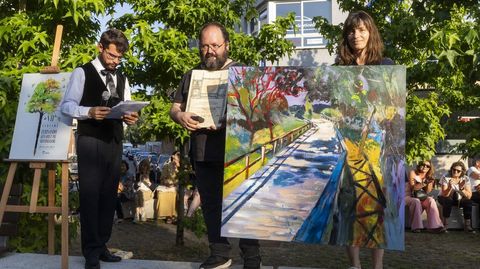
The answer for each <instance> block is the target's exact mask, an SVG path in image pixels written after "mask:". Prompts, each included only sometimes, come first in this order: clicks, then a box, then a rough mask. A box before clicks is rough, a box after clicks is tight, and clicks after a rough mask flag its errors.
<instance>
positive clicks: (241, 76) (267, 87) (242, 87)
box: [228, 67, 306, 146]
mask: <svg viewBox="0 0 480 269" xmlns="http://www.w3.org/2000/svg"><path fill="white" fill-rule="evenodd" d="M235 71H236V73H235V74H234V75H233V79H232V81H231V84H232V89H233V92H232V93H229V94H228V98H229V101H228V104H229V105H230V106H233V107H236V108H238V110H239V111H240V113H241V114H242V118H240V119H235V122H236V123H237V124H239V125H240V126H242V127H243V128H244V129H245V130H247V131H248V132H249V133H250V146H252V143H253V137H254V135H255V132H257V131H259V130H262V129H264V128H268V130H269V134H270V140H273V139H274V132H273V127H274V125H276V124H278V123H280V122H281V118H282V115H281V114H282V112H285V111H288V100H287V96H292V97H298V96H299V94H300V93H301V92H304V91H305V90H306V89H305V87H303V85H302V84H301V83H300V82H301V81H302V80H303V78H304V74H303V70H302V69H300V70H298V69H288V68H284V67H266V68H265V69H264V70H261V69H251V68H247V67H244V68H238V69H236V70H235Z"/></svg>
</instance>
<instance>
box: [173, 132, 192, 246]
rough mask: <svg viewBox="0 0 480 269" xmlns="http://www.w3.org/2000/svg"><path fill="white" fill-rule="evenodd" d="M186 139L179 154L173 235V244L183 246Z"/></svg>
mask: <svg viewBox="0 0 480 269" xmlns="http://www.w3.org/2000/svg"><path fill="white" fill-rule="evenodd" d="M188 144H189V142H188V140H187V141H185V142H184V143H183V145H182V146H181V154H180V156H181V157H180V158H181V159H180V171H179V172H180V173H181V174H180V175H181V176H180V178H179V179H178V196H177V197H178V199H177V234H176V237H175V245H177V246H183V245H185V241H184V229H185V227H184V225H183V217H184V215H185V207H184V204H183V198H184V196H185V186H186V182H187V181H188V176H189V174H188V173H186V171H187V170H188V167H187V164H188V162H187V156H188V152H187V150H188V146H187V145H188Z"/></svg>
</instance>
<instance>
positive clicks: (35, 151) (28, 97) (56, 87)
mask: <svg viewBox="0 0 480 269" xmlns="http://www.w3.org/2000/svg"><path fill="white" fill-rule="evenodd" d="M69 78H70V73H59V74H25V75H24V76H23V80H22V89H21V92H20V99H19V103H18V110H17V117H16V121H15V129H14V132H13V141H12V146H11V148H10V156H9V158H10V159H13V160H66V159H67V153H68V146H69V143H70V132H71V127H70V126H71V121H72V120H71V119H70V118H69V117H67V116H64V115H63V114H62V113H61V112H60V110H59V105H60V102H61V100H62V97H63V94H64V92H65V89H66V85H67V83H68V80H69Z"/></svg>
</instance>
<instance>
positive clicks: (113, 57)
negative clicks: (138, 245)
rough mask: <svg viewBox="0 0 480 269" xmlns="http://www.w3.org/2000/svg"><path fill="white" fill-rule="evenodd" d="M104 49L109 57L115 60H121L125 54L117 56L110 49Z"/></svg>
mask: <svg viewBox="0 0 480 269" xmlns="http://www.w3.org/2000/svg"><path fill="white" fill-rule="evenodd" d="M103 51H105V53H106V54H107V57H108V58H109V59H110V60H115V59H116V60H119V61H121V60H122V57H123V55H120V56H117V55H115V54H113V53H111V52H109V51H108V50H106V49H105V50H103Z"/></svg>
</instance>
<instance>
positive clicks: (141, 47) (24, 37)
mask: <svg viewBox="0 0 480 269" xmlns="http://www.w3.org/2000/svg"><path fill="white" fill-rule="evenodd" d="M254 2H255V1H253V0H236V1H230V0H221V1H212V0H176V1H165V0H125V1H120V3H128V4H130V5H131V6H132V8H133V12H132V13H130V14H124V15H123V16H122V17H121V18H119V19H117V20H113V21H111V22H110V25H111V26H114V27H116V28H118V29H121V30H124V32H125V34H126V35H127V37H128V38H129V41H130V43H131V49H130V50H129V51H128V52H127V53H126V55H125V62H124V63H123V66H122V69H123V71H124V72H125V73H126V74H127V76H128V78H129V81H130V84H132V85H133V87H134V88H135V89H136V90H137V91H138V92H137V94H135V96H134V98H135V99H137V100H150V101H151V105H150V106H148V107H147V108H145V109H144V110H143V111H142V115H141V120H140V122H139V123H138V124H137V125H135V126H131V127H129V130H128V131H127V137H129V138H130V139H131V140H134V141H132V142H133V143H134V142H135V141H137V142H144V141H146V140H149V139H152V138H153V139H155V140H160V139H162V138H165V137H172V138H175V141H176V144H177V145H180V144H182V143H184V142H185V141H186V138H188V133H187V132H186V131H185V130H184V129H183V128H181V127H180V126H179V125H177V124H176V123H174V122H173V121H172V120H171V119H170V117H169V115H168V111H169V109H170V106H171V97H172V93H173V92H174V91H175V89H176V87H177V85H178V83H179V81H180V79H181V77H182V75H183V74H184V73H185V72H186V71H188V70H189V69H192V68H193V67H195V66H196V65H197V64H198V63H199V57H198V49H197V48H196V47H193V48H192V44H193V43H194V42H193V41H194V40H195V39H196V37H197V34H198V30H199V29H200V28H201V26H202V25H203V24H204V23H206V22H210V21H218V22H220V23H223V24H224V25H226V27H227V28H228V31H229V32H230V33H231V45H230V48H231V53H230V55H231V57H232V58H234V59H235V60H238V61H240V62H243V63H245V64H249V65H256V64H258V63H259V61H260V60H267V61H272V62H273V61H276V60H277V59H279V58H280V57H282V56H284V55H289V54H290V53H291V52H292V51H293V45H292V44H291V43H290V42H288V41H286V40H285V39H284V38H283V37H284V36H285V31H286V29H287V28H288V27H289V25H290V24H292V23H293V22H294V19H293V17H292V16H290V17H289V18H285V19H279V20H278V21H277V22H276V23H275V24H273V25H269V26H267V27H264V29H262V30H261V32H260V33H259V35H258V36H256V37H251V36H246V35H244V34H241V33H235V32H234V31H233V29H236V27H238V26H239V25H240V18H241V17H242V16H244V15H245V16H247V18H252V17H253V16H257V14H256V11H255V9H254ZM19 4H20V5H19ZM114 5H115V1H103V0H85V1H78V0H43V1H42V0H39V1H13V0H7V1H0V47H1V49H0V113H1V115H2V117H1V118H0V123H1V124H2V129H1V130H0V136H1V137H3V139H2V140H1V141H0V158H2V159H4V158H7V156H8V150H9V148H10V144H11V140H12V134H13V127H14V122H15V116H16V109H17V105H18V96H19V93H20V84H21V79H22V76H23V74H25V73H35V72H38V71H39V70H40V69H41V67H43V66H48V65H50V60H51V54H52V51H53V43H54V36H55V26H56V25H57V24H62V25H63V26H64V30H63V36H62V49H61V55H60V62H59V66H60V68H61V69H62V70H63V71H71V70H72V69H73V68H75V67H77V66H79V65H82V64H85V63H87V62H89V61H91V60H92V58H93V57H94V56H95V55H96V53H97V52H96V49H95V44H96V43H97V41H98V40H97V37H98V35H99V34H100V33H99V31H100V22H99V21H98V19H96V16H98V15H100V14H113V12H114ZM147 90H148V91H147ZM7 98H8V99H7ZM7 100H8V101H7ZM6 172H7V166H6V165H5V164H4V163H3V164H0V175H2V179H3V178H4V177H5V175H6ZM28 184H30V183H28ZM24 218H26V219H24V220H23V221H22V224H21V227H20V229H21V230H24V231H25V233H27V234H24V235H23V236H25V238H29V240H32V242H33V241H34V240H33V239H32V238H41V237H37V236H39V234H40V233H42V232H44V230H42V229H43V228H41V227H40V226H39V225H42V224H41V223H42V221H41V217H40V216H38V217H37V216H36V215H32V214H28V215H26V216H25V217H24ZM30 218H31V219H30ZM30 230H32V231H30ZM41 231H42V232H41ZM17 240H20V241H17V242H18V243H17V244H16V246H18V249H19V250H20V249H21V250H25V246H27V245H26V243H25V242H26V241H21V239H20V238H19V239H17ZM30 244H32V245H34V244H33V243H30ZM35 244H36V243H35ZM41 246H42V245H41V244H40V243H39V245H35V246H33V247H34V248H35V249H38V248H40V247H41Z"/></svg>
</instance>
